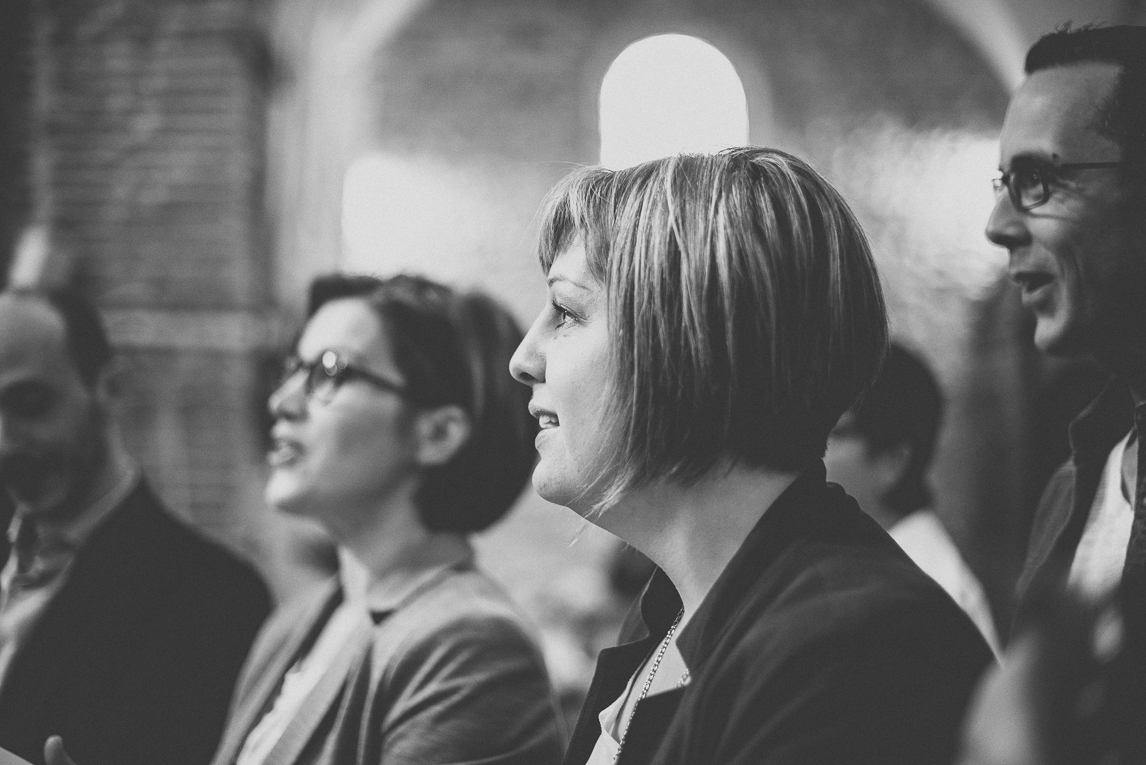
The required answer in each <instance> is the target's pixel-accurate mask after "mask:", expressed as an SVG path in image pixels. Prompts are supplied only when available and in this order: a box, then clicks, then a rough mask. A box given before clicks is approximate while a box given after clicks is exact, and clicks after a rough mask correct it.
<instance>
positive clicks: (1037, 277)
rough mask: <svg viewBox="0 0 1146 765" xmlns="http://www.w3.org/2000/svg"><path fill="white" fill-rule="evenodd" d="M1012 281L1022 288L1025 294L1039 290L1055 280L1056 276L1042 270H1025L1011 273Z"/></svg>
mask: <svg viewBox="0 0 1146 765" xmlns="http://www.w3.org/2000/svg"><path fill="white" fill-rule="evenodd" d="M1011 281H1013V282H1014V283H1015V284H1017V285H1019V287H1020V288H1022V291H1023V293H1024V294H1028V295H1029V294H1032V293H1034V292H1038V291H1039V290H1041V289H1042V288H1044V287H1046V286H1048V285H1049V284H1050V283H1051V282H1053V281H1054V277H1053V276H1052V275H1050V274H1048V273H1043V272H1041V271H1024V272H1022V273H1016V274H1012V275H1011Z"/></svg>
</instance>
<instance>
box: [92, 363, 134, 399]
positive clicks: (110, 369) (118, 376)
mask: <svg viewBox="0 0 1146 765" xmlns="http://www.w3.org/2000/svg"><path fill="white" fill-rule="evenodd" d="M126 385H127V364H126V362H124V360H123V359H121V358H120V357H119V356H113V357H112V358H111V359H110V360H109V361H108V362H107V363H106V364H104V365H103V369H101V370H100V371H99V373H98V374H97V375H96V379H95V381H94V382H93V384H92V390H93V392H94V394H95V399H96V401H97V402H98V403H99V406H100V408H101V409H103V410H104V411H105V412H109V413H110V412H114V411H115V410H116V409H117V408H118V407H119V403H120V402H121V401H122V400H123V393H124V389H125V387H126Z"/></svg>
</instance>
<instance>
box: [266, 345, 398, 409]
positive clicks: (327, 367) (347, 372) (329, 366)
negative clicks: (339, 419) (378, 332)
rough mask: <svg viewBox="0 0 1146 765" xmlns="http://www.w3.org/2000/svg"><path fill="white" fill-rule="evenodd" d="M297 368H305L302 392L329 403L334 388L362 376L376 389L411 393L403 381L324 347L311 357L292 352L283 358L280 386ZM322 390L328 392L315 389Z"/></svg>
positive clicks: (298, 370)
mask: <svg viewBox="0 0 1146 765" xmlns="http://www.w3.org/2000/svg"><path fill="white" fill-rule="evenodd" d="M299 372H305V376H304V377H303V382H302V390H303V393H304V394H305V396H306V397H307V398H308V399H311V398H316V399H318V400H319V401H321V402H322V403H329V401H330V399H331V398H333V397H334V393H335V391H337V390H338V389H339V388H341V387H342V385H343V384H344V383H346V382H349V381H351V380H362V381H363V382H366V383H369V384H370V385H373V386H374V387H375V388H378V389H379V390H384V391H389V392H390V393H394V394H395V395H398V396H401V397H403V398H408V397H409V395H410V390H409V388H407V387H406V385H405V384H404V383H401V382H399V381H397V380H394V379H392V378H389V377H383V376H382V375H379V374H376V373H374V372H371V371H369V370H366V369H362V368H361V367H358V366H355V365H354V364H351V363H350V362H349V361H347V360H346V359H345V358H344V357H343V356H342V354H340V353H338V351H334V350H329V349H328V350H325V351H323V352H322V353H320V354H318V358H317V359H315V360H314V361H303V360H302V359H301V358H299V357H298V356H297V355H295V354H293V353H292V354H291V355H290V356H287V358H286V360H285V361H284V362H283V376H282V379H281V381H280V382H279V387H282V386H283V385H285V384H286V383H287V381H289V380H291V379H292V378H293V377H294V376H295V375H297V374H298V373H299ZM324 384H329V386H330V387H329V388H327V387H326V386H325V385H324ZM322 390H329V393H317V391H322Z"/></svg>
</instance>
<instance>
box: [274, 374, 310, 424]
mask: <svg viewBox="0 0 1146 765" xmlns="http://www.w3.org/2000/svg"><path fill="white" fill-rule="evenodd" d="M267 410H268V411H270V413H271V416H272V417H276V418H278V417H283V418H294V417H300V416H301V415H302V414H303V412H304V411H305V410H306V386H305V385H304V384H303V375H301V374H295V375H291V376H290V377H287V378H286V379H285V380H283V381H282V382H281V383H279V387H277V388H275V390H274V392H272V393H271V395H270V398H268V399H267Z"/></svg>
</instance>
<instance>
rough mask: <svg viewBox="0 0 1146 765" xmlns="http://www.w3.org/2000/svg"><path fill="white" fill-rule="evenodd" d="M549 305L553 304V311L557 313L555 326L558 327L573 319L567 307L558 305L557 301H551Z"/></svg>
mask: <svg viewBox="0 0 1146 765" xmlns="http://www.w3.org/2000/svg"><path fill="white" fill-rule="evenodd" d="M551 305H552V306H553V313H555V314H556V315H557V326H558V327H559V328H560V327H564V326H565V325H567V324H568V323H569V322H571V321H572V320H573V314H571V313H570V312H569V309H567V308H565V306H562V305H559V304H558V303H551Z"/></svg>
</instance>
